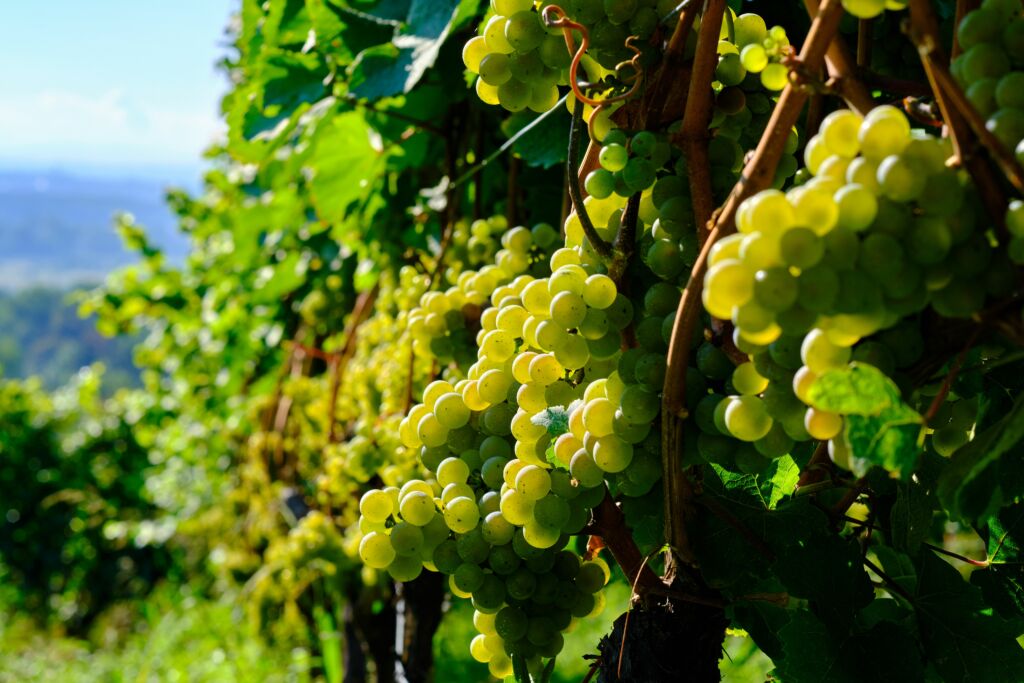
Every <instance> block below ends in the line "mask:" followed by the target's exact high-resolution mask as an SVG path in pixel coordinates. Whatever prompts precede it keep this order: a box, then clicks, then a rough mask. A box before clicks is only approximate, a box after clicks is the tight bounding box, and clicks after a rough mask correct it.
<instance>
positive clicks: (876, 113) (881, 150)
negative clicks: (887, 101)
mask: <svg viewBox="0 0 1024 683" xmlns="http://www.w3.org/2000/svg"><path fill="white" fill-rule="evenodd" d="M858 137H859V140H860V149H861V154H862V155H864V157H865V158H867V159H869V160H871V161H874V162H876V163H877V162H881V161H882V160H883V159H885V158H886V157H888V156H891V155H894V154H899V153H900V152H902V151H903V149H904V148H905V147H906V146H907V145H908V144H909V143H910V124H909V123H907V118H906V117H905V116H904V115H903V112H901V111H900V110H899V109H897V108H896V107H893V106H890V105H882V106H880V107H875V108H874V109H872V110H871V111H870V112H869V113H868V115H867V116H866V117H865V118H864V123H862V124H861V127H860V134H859V136H858Z"/></svg>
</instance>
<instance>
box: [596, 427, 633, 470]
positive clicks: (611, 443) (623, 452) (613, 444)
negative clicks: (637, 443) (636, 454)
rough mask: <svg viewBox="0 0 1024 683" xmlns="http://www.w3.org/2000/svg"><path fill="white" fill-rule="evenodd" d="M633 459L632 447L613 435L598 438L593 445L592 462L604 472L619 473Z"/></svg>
mask: <svg viewBox="0 0 1024 683" xmlns="http://www.w3.org/2000/svg"><path fill="white" fill-rule="evenodd" d="M632 459H633V446H632V445H631V444H628V443H626V442H625V441H623V440H622V439H620V438H618V437H617V436H614V435H608V436H603V437H599V438H598V439H597V442H596V443H595V444H594V462H595V463H596V464H597V466H598V467H600V468H601V469H602V470H604V471H605V472H612V473H614V472H621V471H623V470H624V469H626V467H628V466H629V463H630V462H631V461H632Z"/></svg>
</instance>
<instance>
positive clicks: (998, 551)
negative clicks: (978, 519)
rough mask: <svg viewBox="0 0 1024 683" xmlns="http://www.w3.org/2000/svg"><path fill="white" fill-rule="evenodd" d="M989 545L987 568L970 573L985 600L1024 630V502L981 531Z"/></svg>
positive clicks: (995, 519) (1004, 510) (973, 582)
mask: <svg viewBox="0 0 1024 683" xmlns="http://www.w3.org/2000/svg"><path fill="white" fill-rule="evenodd" d="M981 535H982V537H983V538H984V539H985V540H986V542H987V551H988V562H989V566H988V568H987V569H980V570H977V571H975V572H973V573H972V574H971V583H972V584H974V585H976V586H978V587H979V588H980V589H981V593H982V595H984V596H985V601H986V602H988V603H989V604H990V605H992V606H993V607H994V608H995V609H996V611H997V612H998V613H999V614H1000V615H1001V616H1003V617H1004V618H1006V619H1010V620H1013V621H1015V622H1016V623H1017V630H1018V631H1024V503H1018V504H1017V505H1012V506H1010V507H1005V508H1003V509H1002V510H1000V511H999V514H998V515H996V516H994V517H992V518H990V519H989V521H988V526H987V527H986V528H984V529H982V530H981Z"/></svg>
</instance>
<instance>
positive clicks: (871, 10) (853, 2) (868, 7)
mask: <svg viewBox="0 0 1024 683" xmlns="http://www.w3.org/2000/svg"><path fill="white" fill-rule="evenodd" d="M843 9H845V10H846V11H847V12H849V13H850V14H852V15H853V16H855V17H857V18H858V19H872V18H874V17H877V16H878V15H879V14H881V13H882V12H884V11H885V0H843Z"/></svg>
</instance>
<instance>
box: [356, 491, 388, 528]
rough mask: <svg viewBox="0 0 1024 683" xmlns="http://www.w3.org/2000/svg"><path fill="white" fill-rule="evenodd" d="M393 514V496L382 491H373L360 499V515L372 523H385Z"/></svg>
mask: <svg viewBox="0 0 1024 683" xmlns="http://www.w3.org/2000/svg"><path fill="white" fill-rule="evenodd" d="M393 512H394V507H393V506H392V504H391V496H389V495H388V494H387V493H385V492H384V491H381V490H380V489H371V490H369V491H367V492H366V493H364V494H363V497H362V498H360V499H359V514H361V515H362V516H363V517H365V518H366V519H368V520H370V521H371V522H383V521H385V520H386V519H387V518H388V517H390V516H391V514H392V513H393Z"/></svg>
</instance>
